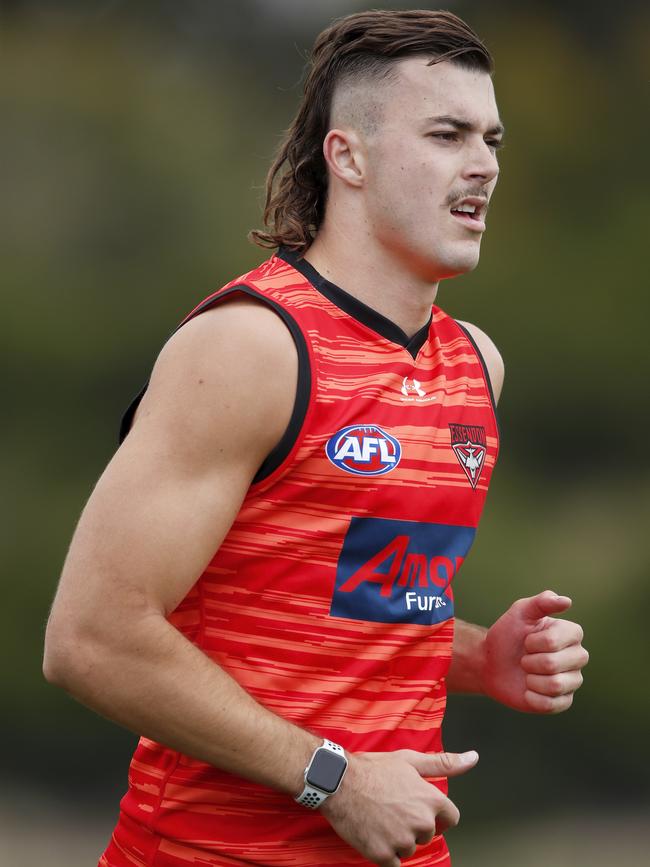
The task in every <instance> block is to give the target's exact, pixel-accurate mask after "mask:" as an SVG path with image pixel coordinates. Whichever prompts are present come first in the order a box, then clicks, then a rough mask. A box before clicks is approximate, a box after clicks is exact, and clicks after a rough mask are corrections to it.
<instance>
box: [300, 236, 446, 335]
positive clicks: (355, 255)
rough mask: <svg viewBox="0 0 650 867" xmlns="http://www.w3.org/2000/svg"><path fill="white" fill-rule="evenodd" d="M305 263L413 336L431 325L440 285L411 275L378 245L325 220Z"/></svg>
mask: <svg viewBox="0 0 650 867" xmlns="http://www.w3.org/2000/svg"><path fill="white" fill-rule="evenodd" d="M304 258H305V260H306V261H307V262H309V263H310V265H312V266H313V267H314V268H315V269H316V270H317V271H318V272H319V274H322V276H323V277H325V278H326V279H327V280H329V281H330V282H331V283H335V284H336V285H337V286H340V287H341V289H345V291H346V292H349V293H350V295H354V297H355V298H358V299H359V301H362V302H363V303H364V304H367V305H368V307H371V308H372V309H373V310H376V311H377V312H378V313H381V314H382V316H385V317H386V318H387V319H390V320H391V321H392V322H394V323H395V324H396V325H398V326H399V327H400V328H401V329H402V331H404V333H405V334H407V335H408V336H409V337H412V336H413V334H415V333H416V331H419V329H420V328H422V327H423V326H424V325H425V324H426V323H427V322H428V320H429V317H430V316H431V305H432V304H433V303H434V301H435V298H436V294H437V291H438V283H430V282H427V281H425V280H423V279H422V278H421V277H418V275H417V274H412V273H410V272H409V271H407V270H406V269H405V268H404V264H403V262H400V261H399V260H398V259H396V258H395V256H394V255H391V254H390V252H389V251H387V250H386V249H385V248H384V247H382V246H381V245H379V244H378V243H376V242H375V243H370V244H368V243H367V242H366V243H365V244H363V243H358V244H357V243H355V241H354V240H353V239H352V238H348V237H347V236H346V235H344V234H343V233H342V232H340V231H337V230H336V229H333V228H332V227H331V223H328V221H327V220H326V221H325V223H324V224H323V226H322V227H321V228H320V229H319V232H318V235H317V236H316V238H315V240H314V242H313V244H312V245H311V247H310V248H309V250H308V251H307V253H306V254H305V257H304Z"/></svg>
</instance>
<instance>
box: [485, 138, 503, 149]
mask: <svg viewBox="0 0 650 867" xmlns="http://www.w3.org/2000/svg"><path fill="white" fill-rule="evenodd" d="M485 144H486V145H487V146H488V147H489V148H492V150H495V151H498V150H499V148H502V147H503V142H502V141H501V139H500V138H486V139H485Z"/></svg>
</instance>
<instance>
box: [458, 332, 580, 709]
mask: <svg viewBox="0 0 650 867" xmlns="http://www.w3.org/2000/svg"><path fill="white" fill-rule="evenodd" d="M461 324H462V325H464V326H465V327H466V328H467V330H468V331H469V332H470V334H471V335H472V337H473V338H474V340H475V342H476V345H477V346H478V348H479V349H480V351H481V354H482V355H483V359H484V361H485V364H486V367H487V369H488V373H489V376H490V381H491V383H492V390H493V392H494V399H495V401H498V400H499V397H500V395H501V390H502V388H503V377H504V366H503V360H502V358H501V355H500V353H499V350H498V349H497V348H496V346H495V345H494V343H493V342H492V340H490V338H489V337H488V336H487V334H485V332H483V331H481V329H480V328H477V326H476V325H472V324H471V323H470V322H463V323H461ZM570 605H571V600H570V599H568V598H567V597H566V596H558V595H557V594H555V593H553V592H552V591H550V590H546V591H544V592H542V593H539V594H538V595H537V596H533V597H531V598H529V599H519V600H517V602H515V603H513V605H511V606H510V608H509V609H508V610H507V611H506V612H505V614H503V615H502V616H501V617H500V618H499V619H498V620H497V621H496V622H495V623H494V624H493V625H492V626H491V627H490V628H489V629H486V628H484V627H483V626H476V625H475V624H472V623H465V622H464V621H463V620H457V621H456V627H455V633H454V646H453V653H452V663H451V666H450V669H449V674H448V676H447V686H448V688H449V691H450V692H464V693H483V694H485V695H487V696H489V697H490V698H493V699H494V700H495V701H498V702H500V703H502V704H506V705H508V706H509V707H512V708H515V709H516V710H522V711H528V712H531V713H557V712H559V711H562V710H566V709H567V708H568V707H570V706H571V703H572V701H573V694H574V693H575V691H576V690H577V689H578V688H579V687H580V686H581V684H582V672H581V670H582V668H584V666H585V665H586V664H587V662H588V660H589V654H588V653H587V651H586V650H585V648H584V647H583V646H582V638H583V633H582V629H581V627H580V626H579V625H578V624H577V623H572V622H570V621H568V620H560V619H556V618H554V617H553V616H551V615H553V614H559V613H562V612H564V611H566V610H567V609H568V608H569V607H570Z"/></svg>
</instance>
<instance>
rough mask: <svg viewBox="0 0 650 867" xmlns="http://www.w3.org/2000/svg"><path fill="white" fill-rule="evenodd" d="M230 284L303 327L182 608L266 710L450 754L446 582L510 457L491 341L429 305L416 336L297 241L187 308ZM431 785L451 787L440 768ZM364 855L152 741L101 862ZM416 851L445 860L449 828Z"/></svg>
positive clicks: (299, 860) (140, 754)
mask: <svg viewBox="0 0 650 867" xmlns="http://www.w3.org/2000/svg"><path fill="white" fill-rule="evenodd" d="M237 293H242V294H245V295H248V296H252V297H254V298H257V299H260V301H261V302H262V303H266V304H268V305H270V306H271V307H272V308H274V309H275V310H276V312H277V313H278V315H280V316H281V317H282V318H283V320H284V321H285V323H286V324H287V326H288V327H289V329H290V330H291V333H292V335H293V338H294V341H295V344H296V347H297V350H298V357H299V386H298V391H297V397H296V402H295V407H294V411H293V416H292V419H291V422H290V424H289V428H288V430H287V432H286V434H285V436H284V437H283V438H282V440H281V442H280V443H279V444H278V447H277V448H276V449H275V450H274V452H273V453H272V454H271V455H270V456H269V458H268V459H267V461H266V462H265V463H264V465H263V466H262V467H261V468H260V472H259V473H258V475H257V476H256V479H255V481H254V483H253V484H252V486H251V488H250V490H249V492H248V494H247V496H246V498H245V500H244V502H243V504H242V507H241V510H240V512H239V514H238V516H237V518H236V520H235V522H234V524H233V526H232V528H231V529H230V531H229V533H228V534H227V536H226V538H225V540H224V541H223V543H222V544H221V546H220V547H219V548H218V550H217V551H216V552H215V554H214V557H213V559H212V561H211V562H210V564H209V565H208V567H207V568H206V570H205V572H204V573H203V574H202V575H201V576H200V577H199V578H198V580H197V582H196V584H195V586H194V587H193V588H192V590H191V591H190V592H189V593H188V595H187V596H186V598H185V599H184V600H183V601H182V602H181V604H180V605H179V606H178V608H177V609H176V610H175V611H174V612H173V613H172V614H171V615H170V616H169V620H170V622H171V623H172V624H173V625H174V626H176V628H178V629H179V630H180V631H181V632H182V633H183V634H184V635H185V636H186V637H187V638H188V639H189V640H190V641H192V642H193V643H194V644H196V645H197V646H198V647H199V648H200V649H201V650H202V651H203V652H204V653H205V654H207V655H208V656H209V657H210V658H211V659H213V660H214V662H215V663H217V664H218V665H220V666H221V667H222V668H223V669H224V670H225V671H227V672H228V673H229V674H230V675H231V676H232V677H233V678H234V679H235V680H236V681H237V682H238V683H239V684H240V685H241V686H242V687H243V688H244V689H246V690H247V691H248V692H249V693H250V694H251V695H252V696H254V698H255V699H256V700H257V701H258V702H259V703H260V704H262V705H264V706H266V707H267V708H269V709H270V710H272V711H273V712H275V713H276V714H278V715H280V716H282V717H284V718H286V719H288V720H290V721H292V722H294V723H296V724H297V725H299V726H302V727H304V728H306V729H309V730H310V731H312V732H313V733H315V734H317V735H319V736H322V737H326V738H329V739H331V740H333V741H335V742H336V743H339V744H341V745H342V746H343V747H344V748H345V749H346V750H348V751H352V752H355V751H390V750H397V749H402V748H409V749H414V750H419V751H423V752H431V751H439V750H441V749H442V743H441V734H440V729H441V724H442V718H443V714H444V710H445V698H446V689H445V675H446V673H447V671H448V668H449V664H450V660H451V648H452V639H453V631H454V595H453V590H452V579H453V578H454V577H455V575H456V573H457V572H458V569H459V568H460V565H461V563H462V562H463V560H464V558H465V557H466V555H467V552H468V551H469V548H470V546H471V544H472V542H473V540H474V535H475V533H476V528H477V525H478V522H479V518H480V515H481V511H482V509H483V505H484V502H485V496H486V493H487V489H488V484H489V482H490V476H491V474H492V469H493V467H494V464H495V461H496V457H497V451H498V430H497V423H496V418H495V414H494V407H493V400H492V396H491V391H490V384H489V379H488V377H487V372H486V369H485V366H484V364H483V360H482V358H481V356H480V353H479V352H478V350H477V348H476V346H475V345H474V343H473V341H472V339H471V337H470V336H469V334H468V333H467V332H466V331H465V330H464V329H463V328H462V327H461V326H460V325H459V324H458V323H457V322H455V321H454V320H453V319H452V318H451V317H449V316H448V315H447V314H445V313H444V312H443V311H442V310H440V309H439V308H438V307H435V306H434V307H433V309H432V315H431V320H430V322H429V323H428V324H427V326H426V327H425V328H424V329H422V330H421V332H419V333H418V334H416V335H415V337H414V338H413V339H412V340H409V338H408V337H407V335H405V334H404V332H402V331H401V329H400V328H398V327H397V326H396V325H395V324H394V323H392V322H391V321H389V320H388V319H385V318H384V317H383V316H381V315H380V314H378V313H377V312H375V311H373V310H371V309H370V308H369V307H367V306H366V305H364V304H362V303H361V302H360V301H358V300H357V299H355V298H354V297H353V296H351V295H349V294H347V293H346V292H344V291H343V290H341V289H340V288H338V287H336V286H334V285H333V284H331V283H329V282H328V281H326V280H325V279H324V278H322V277H321V276H320V275H319V274H318V273H317V272H316V271H315V270H314V269H313V268H312V267H311V265H309V264H308V263H307V262H305V261H304V260H302V259H300V258H298V256H297V255H296V254H293V253H290V252H286V251H280V253H279V254H278V255H274V256H272V257H271V259H269V260H268V261H267V262H265V263H263V264H262V265H261V266H260V267H258V268H256V269H255V270H254V271H251V272H250V273H248V274H246V275H244V276H243V277H241V278H239V279H237V280H236V281H233V282H232V283H230V284H228V285H227V286H225V287H224V288H223V289H221V290H219V291H218V292H216V293H214V294H213V295H211V296H209V297H208V298H207V299H206V300H205V301H204V302H202V303H201V304H200V305H199V306H198V307H197V308H196V309H195V310H194V311H192V313H191V314H190V316H188V317H187V319H186V320H185V321H187V320H188V319H190V318H191V317H192V316H195V315H197V314H199V313H201V312H202V311H204V310H206V309H208V308H210V307H213V306H215V305H218V304H219V303H220V302H221V301H223V300H224V299H226V298H230V297H232V296H233V295H235V294H237ZM272 375H273V372H272V371H269V376H272ZM259 387H260V388H264V383H263V382H260V383H259ZM133 412H134V407H132V408H131V410H130V412H128V413H127V415H126V416H125V425H124V432H126V429H128V425H129V424H130V420H131V418H132V415H133ZM432 782H434V783H435V784H436V785H438V786H439V787H440V788H441V789H442V790H443V791H446V780H444V779H437V780H434V781H432ZM296 794H297V793H296ZM366 863H367V862H366V861H364V859H362V857H361V856H360V855H359V854H358V853H357V852H356V851H355V850H354V849H352V848H351V847H350V846H349V845H348V844H347V843H345V842H344V841H343V840H341V839H340V838H339V837H338V836H337V835H336V833H335V832H334V830H333V829H332V827H331V826H330V825H329V823H328V822H327V821H326V819H325V818H324V817H323V816H321V815H320V813H319V812H318V811H311V810H308V809H306V808H304V807H301V806H299V805H298V804H297V803H295V802H294V801H293V799H292V798H291V797H290V796H287V795H285V794H281V793H278V792H275V791H272V790H270V789H267V788H265V787H263V786H261V785H259V784H257V783H252V782H250V781H247V780H244V779H240V778H237V777H235V776H232V775H230V774H227V773H225V772H222V771H220V770H218V769H216V768H214V767H213V766H211V765H208V764H206V763H204V762H201V761H198V760H196V759H194V758H192V757H191V756H187V755H183V754H180V753H178V752H176V751H174V750H172V749H169V748H167V747H165V746H164V745H163V744H159V743H155V742H153V741H151V740H148V739H147V738H141V739H140V742H139V745H138V747H137V749H136V752H135V754H134V757H133V760H132V763H131V767H130V773H129V789H128V792H127V794H126V795H125V797H124V798H123V800H122V803H121V813H120V819H119V821H118V824H117V827H116V829H115V832H114V834H113V838H112V840H111V843H110V844H109V846H108V848H107V850H106V852H105V853H104V855H103V856H102V859H101V861H100V865H102V867H109V865H110V867H127V865H129V867H184V865H190V864H192V865H198V864H201V865H219V867H227V865H229V867H234V865H239V867H241V865H242V864H255V865H272V867H280V865H282V867H289V865H291V867H330V865H331V867H334V865H337V867H341V865H344V867H353V865H354V867H358V865H362V864H366ZM403 863H404V864H408V865H413V867H417V865H447V864H449V855H448V852H447V847H446V845H445V843H444V840H443V838H442V836H437V837H435V838H434V839H433V841H432V842H431V843H430V844H428V845H426V846H422V847H418V850H417V853H416V854H415V855H414V856H413V857H412V858H410V859H405V861H404V862H403Z"/></svg>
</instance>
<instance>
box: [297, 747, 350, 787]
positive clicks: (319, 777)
mask: <svg viewBox="0 0 650 867" xmlns="http://www.w3.org/2000/svg"><path fill="white" fill-rule="evenodd" d="M346 767H347V761H346V759H345V757H344V756H337V755H336V753H332V752H330V751H329V750H326V749H319V750H317V751H316V753H315V755H314V758H313V759H312V762H311V765H310V767H309V772H308V774H307V783H308V784H309V785H310V786H314V788H316V789H320V790H321V791H322V792H327V793H328V794H330V795H331V794H332V792H335V791H336V789H337V787H338V784H339V783H340V782H341V777H342V776H343V772H344V771H345V768H346Z"/></svg>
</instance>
